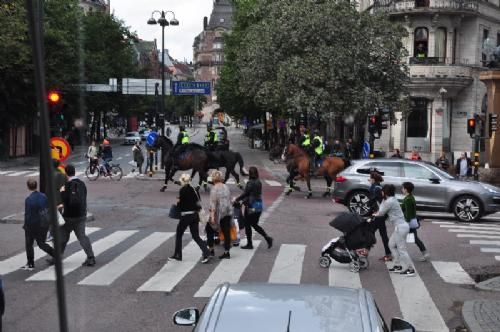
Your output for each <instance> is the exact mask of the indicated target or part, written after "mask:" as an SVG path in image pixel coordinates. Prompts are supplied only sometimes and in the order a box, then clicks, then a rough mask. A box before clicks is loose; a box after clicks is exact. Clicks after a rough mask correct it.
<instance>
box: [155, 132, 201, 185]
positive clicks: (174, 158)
mask: <svg viewBox="0 0 500 332" xmlns="http://www.w3.org/2000/svg"><path fill="white" fill-rule="evenodd" d="M153 148H154V149H158V148H160V149H161V150H162V157H163V164H164V165H165V183H164V184H163V187H162V188H161V190H160V191H161V192H164V191H165V189H167V186H168V181H169V180H171V181H172V182H174V183H175V181H174V179H173V177H174V175H175V173H176V172H177V171H178V170H180V171H185V170H188V169H192V170H193V171H192V173H193V174H194V173H196V172H197V173H198V174H199V175H200V179H199V183H198V188H199V187H201V185H202V184H203V185H204V186H205V189H206V186H207V177H208V176H207V170H208V163H209V159H208V152H207V150H206V148H205V147H203V146H201V145H199V144H196V143H189V144H185V145H181V146H179V147H177V148H175V149H174V144H173V143H172V141H171V140H170V139H169V138H167V137H166V136H163V135H162V136H159V137H158V138H157V139H156V140H155V142H154V144H153Z"/></svg>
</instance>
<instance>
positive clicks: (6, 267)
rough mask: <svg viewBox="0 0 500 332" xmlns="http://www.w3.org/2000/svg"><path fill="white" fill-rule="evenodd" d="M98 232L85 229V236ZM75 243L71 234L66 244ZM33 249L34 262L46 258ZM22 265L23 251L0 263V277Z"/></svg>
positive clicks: (96, 229)
mask: <svg viewBox="0 0 500 332" xmlns="http://www.w3.org/2000/svg"><path fill="white" fill-rule="evenodd" d="M98 230H100V228H97V227H87V228H86V232H87V235H88V234H92V233H94V232H96V231H98ZM75 241H76V237H75V234H74V233H71V236H70V238H69V241H68V244H70V243H73V242H75ZM34 249H35V260H38V259H40V258H43V257H45V256H47V254H46V253H45V251H43V250H42V249H40V248H38V246H35V248H34ZM24 264H26V252H24V251H23V252H22V253H20V254H17V255H15V256H12V257H11V258H8V259H6V260H4V261H1V262H0V275H1V274H8V273H11V272H14V271H16V270H19V268H20V267H21V266H23V265H24Z"/></svg>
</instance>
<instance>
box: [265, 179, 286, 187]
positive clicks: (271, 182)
mask: <svg viewBox="0 0 500 332" xmlns="http://www.w3.org/2000/svg"><path fill="white" fill-rule="evenodd" d="M264 182H266V183H267V184H268V185H270V186H271V187H281V186H282V185H281V183H279V182H278V181H274V180H264Z"/></svg>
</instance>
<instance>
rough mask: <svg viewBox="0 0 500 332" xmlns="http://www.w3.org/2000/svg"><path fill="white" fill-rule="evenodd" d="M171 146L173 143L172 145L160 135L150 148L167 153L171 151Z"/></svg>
mask: <svg viewBox="0 0 500 332" xmlns="http://www.w3.org/2000/svg"><path fill="white" fill-rule="evenodd" d="M173 146H174V143H172V141H171V140H170V139H169V138H168V137H166V136H163V135H161V136H158V137H157V138H156V139H155V141H154V143H153V145H152V148H153V149H155V150H158V149H162V150H163V151H164V152H168V151H170V150H172V147H173Z"/></svg>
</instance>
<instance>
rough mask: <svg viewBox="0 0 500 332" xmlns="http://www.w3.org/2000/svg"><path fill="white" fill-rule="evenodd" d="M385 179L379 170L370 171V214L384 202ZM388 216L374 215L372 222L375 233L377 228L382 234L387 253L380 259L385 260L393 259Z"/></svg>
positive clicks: (371, 225)
mask: <svg viewBox="0 0 500 332" xmlns="http://www.w3.org/2000/svg"><path fill="white" fill-rule="evenodd" d="M383 181H384V178H383V177H382V175H380V173H378V172H377V171H374V172H371V173H370V183H371V186H370V201H369V202H368V206H369V208H370V212H369V213H368V215H372V214H374V213H375V212H377V211H378V208H379V206H380V203H382V199H383V196H382V186H381V183H382V182H383ZM386 219H387V216H378V217H374V218H373V221H372V222H371V223H370V227H371V230H372V231H373V233H375V232H376V231H377V230H378V232H379V234H380V238H381V239H382V244H383V245H384V251H385V255H384V256H383V257H382V258H380V260H382V261H384V262H388V261H391V260H392V255H391V249H390V248H389V237H388V236H387V227H386V225H385V220H386Z"/></svg>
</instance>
